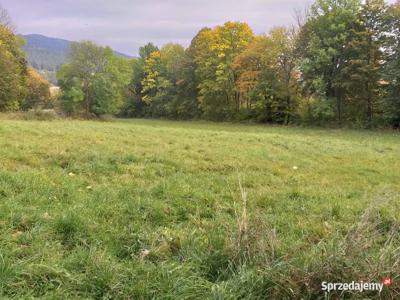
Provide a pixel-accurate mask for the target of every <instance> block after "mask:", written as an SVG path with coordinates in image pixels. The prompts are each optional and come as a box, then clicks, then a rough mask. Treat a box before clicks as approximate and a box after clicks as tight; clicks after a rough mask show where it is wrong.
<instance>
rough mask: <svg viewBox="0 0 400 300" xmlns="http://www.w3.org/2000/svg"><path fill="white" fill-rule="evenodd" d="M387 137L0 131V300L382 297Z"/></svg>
mask: <svg viewBox="0 0 400 300" xmlns="http://www.w3.org/2000/svg"><path fill="white" fill-rule="evenodd" d="M399 155H400V135H399V134H398V133H394V132H385V133H384V132H372V131H348V130H323V129H302V128H283V127H267V126H253V125H231V124H211V123H197V122H193V123H192V122H182V123H179V122H167V121H145V120H134V121H115V122H94V121H92V122H91V121H51V122H47V121H46V122H39V121H12V120H0V298H1V299H31V298H38V299H300V298H303V299H318V298H320V299H328V298H332V299H336V298H337V297H339V294H334V293H332V294H330V295H325V294H324V293H323V292H322V291H321V282H322V281H330V282H351V281H353V280H354V281H361V280H363V281H372V282H381V281H382V278H383V277H384V276H391V277H392V279H393V280H394V284H393V285H392V286H391V287H385V288H384V290H383V292H382V294H381V295H379V294H378V293H377V292H365V293H362V294H356V293H353V294H351V293H347V294H345V295H342V296H343V297H347V298H355V299H358V298H364V299H365V298H374V299H378V298H380V297H381V298H382V299H396V298H397V299H400V278H399V276H400V237H399V225H400V196H399V195H400V156H399Z"/></svg>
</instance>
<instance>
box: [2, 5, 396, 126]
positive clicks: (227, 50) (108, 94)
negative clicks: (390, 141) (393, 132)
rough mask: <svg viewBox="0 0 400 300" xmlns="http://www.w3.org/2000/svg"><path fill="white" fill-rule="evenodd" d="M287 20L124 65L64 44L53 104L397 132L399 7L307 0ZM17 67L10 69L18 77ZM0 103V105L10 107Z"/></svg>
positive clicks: (76, 109) (143, 53)
mask: <svg viewBox="0 0 400 300" xmlns="http://www.w3.org/2000/svg"><path fill="white" fill-rule="evenodd" d="M297 21H298V24H297V26H293V27H290V28H289V27H277V28H274V29H273V30H271V31H270V32H269V33H268V34H265V35H256V34H254V32H253V31H252V29H251V28H250V27H249V26H248V25H247V24H246V23H241V22H227V23H225V24H224V25H221V26H216V27H214V28H203V29H201V30H200V31H199V32H198V33H197V35H196V36H195V37H194V38H193V40H192V42H191V44H190V45H189V47H187V48H186V49H185V48H184V47H183V46H181V45H179V44H167V45H164V46H163V47H161V48H159V47H157V46H156V45H154V44H152V43H149V44H147V45H145V46H143V47H141V48H140V51H139V57H138V58H136V59H132V60H127V59H125V58H121V57H116V56H115V55H114V53H113V52H112V50H111V49H110V48H104V47H100V46H97V45H96V44H94V43H92V42H81V43H74V44H73V45H72V47H71V53H70V59H69V63H68V64H66V65H64V66H62V67H61V69H60V71H59V72H58V74H57V77H58V82H59V85H60V87H61V90H62V94H61V96H60V101H59V104H60V107H61V109H62V110H64V111H65V112H67V113H71V114H74V113H82V114H85V115H88V116H91V115H101V114H115V115H118V116H123V117H148V118H170V119H209V120H215V121H235V120H237V121H254V122H264V123H276V124H297V123H305V124H320V125H327V124H339V125H353V126H358V127H374V126H392V127H399V126H400V1H397V3H395V4H392V5H389V4H386V3H385V2H384V0H366V1H361V0H317V1H315V2H314V4H313V5H312V6H311V7H310V9H309V10H308V11H306V12H305V13H304V14H298V18H297ZM3 27H4V26H3ZM0 39H2V37H1V38H0ZM1 45H2V44H0V47H3V46H1ZM17 48H18V47H16V49H17ZM0 49H1V48H0ZM0 51H2V50H0ZM17 52H18V51H17ZM14 54H15V53H14ZM0 55H2V54H0ZM18 55H19V54H18ZM18 55H16V57H18ZM18 63H20V61H19V60H18V59H17V60H16V65H15V66H14V67H10V70H19V71H18V72H23V70H22V69H23V66H22V67H21V66H19V65H18ZM12 90H13V91H14V93H17V91H18V89H12ZM2 99H3V98H2V96H1V95H0V109H2V110H4V109H5V108H6V109H7V107H8V108H10V107H11V108H16V107H17V106H15V105H14V106H13V105H11V106H10V105H8V106H4V105H3V104H2V102H4V101H3V100H2ZM9 99H19V98H18V95H15V96H14V97H11V98H9Z"/></svg>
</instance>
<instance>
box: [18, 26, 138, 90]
mask: <svg viewBox="0 0 400 300" xmlns="http://www.w3.org/2000/svg"><path fill="white" fill-rule="evenodd" d="M22 38H24V39H25V40H26V44H25V46H24V50H25V52H26V56H27V60H28V63H29V64H30V65H31V66H32V67H33V68H35V69H36V70H38V71H39V72H40V73H41V74H42V75H43V76H44V77H45V78H47V79H48V80H49V81H50V82H52V83H53V84H56V82H57V80H56V72H57V70H58V69H59V68H60V66H61V65H63V64H65V63H66V62H67V57H68V51H69V49H70V46H71V43H72V42H71V41H67V40H63V39H58V38H51V37H47V36H44V35H40V34H28V35H22ZM114 53H115V54H116V55H118V56H122V57H126V58H132V57H130V56H128V55H125V54H123V53H120V52H117V51H114Z"/></svg>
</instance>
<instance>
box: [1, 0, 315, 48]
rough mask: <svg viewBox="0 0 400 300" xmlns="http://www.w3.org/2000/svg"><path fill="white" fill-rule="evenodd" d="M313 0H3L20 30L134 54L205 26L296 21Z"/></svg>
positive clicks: (258, 29)
mask: <svg viewBox="0 0 400 300" xmlns="http://www.w3.org/2000/svg"><path fill="white" fill-rule="evenodd" d="M309 3H310V0H144V1H139V0H59V1H55V0H0V4H1V5H2V6H3V7H4V8H6V9H7V10H8V12H9V14H10V16H11V18H12V20H13V22H14V24H15V25H16V27H17V30H18V32H20V33H22V34H28V33H38V34H43V35H47V36H51V37H58V38H64V39H68V40H73V41H79V40H92V41H95V42H97V43H99V44H101V45H108V46H111V47H112V48H114V50H118V51H121V52H124V53H126V54H130V55H136V54H137V51H138V48H139V47H140V46H142V45H144V44H146V43H147V42H153V43H155V44H157V45H159V46H162V45H163V44H165V43H167V42H178V43H181V44H183V45H184V46H187V45H188V44H189V43H190V40H191V39H192V37H193V36H194V35H195V34H196V33H197V32H198V31H199V30H200V29H201V28H202V27H204V26H208V27H212V26H215V25H219V24H223V23H224V22H226V21H228V20H231V21H245V22H247V23H249V25H250V26H251V27H252V28H253V30H254V31H255V33H257V34H259V33H263V32H267V31H268V30H269V29H271V28H272V27H273V26H277V25H289V24H292V23H293V22H294V15H295V14H294V11H295V10H296V9H304V8H305V7H306V6H307V5H308V4H309Z"/></svg>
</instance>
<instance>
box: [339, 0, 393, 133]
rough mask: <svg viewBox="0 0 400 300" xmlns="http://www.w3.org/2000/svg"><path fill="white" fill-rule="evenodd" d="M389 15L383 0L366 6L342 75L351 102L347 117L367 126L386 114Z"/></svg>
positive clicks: (347, 97) (355, 30) (359, 16)
mask: <svg viewBox="0 0 400 300" xmlns="http://www.w3.org/2000/svg"><path fill="white" fill-rule="evenodd" d="M385 16H386V5H385V3H384V1H383V0H367V1H366V2H365V3H364V4H363V6H362V9H361V10H360V12H359V15H358V22H357V23H356V24H355V25H354V28H353V38H352V40H351V41H350V42H349V45H348V49H347V53H346V56H347V58H348V62H347V65H346V66H345V67H344V68H343V71H342V73H341V74H342V82H343V86H344V88H345V90H346V100H347V102H348V104H347V106H348V109H347V112H346V118H347V119H348V120H351V121H353V122H354V121H355V120H360V121H361V122H363V123H364V124H366V125H367V126H371V125H372V124H373V122H374V117H377V116H378V115H381V114H382V105H381V104H382V98H383V92H384V90H383V85H382V76H383V67H384V65H385V64H384V57H383V49H384V39H385V36H386V32H385V31H386V28H385Z"/></svg>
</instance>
